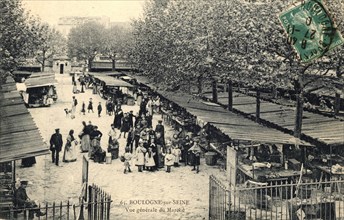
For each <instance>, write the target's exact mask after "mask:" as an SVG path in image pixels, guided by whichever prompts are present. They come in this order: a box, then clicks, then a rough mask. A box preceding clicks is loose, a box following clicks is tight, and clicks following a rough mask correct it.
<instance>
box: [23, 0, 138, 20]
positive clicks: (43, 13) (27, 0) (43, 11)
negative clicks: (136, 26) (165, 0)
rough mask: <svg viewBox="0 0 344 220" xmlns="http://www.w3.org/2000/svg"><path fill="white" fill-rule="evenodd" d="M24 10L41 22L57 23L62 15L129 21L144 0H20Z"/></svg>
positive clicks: (136, 14)
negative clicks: (102, 17)
mask: <svg viewBox="0 0 344 220" xmlns="http://www.w3.org/2000/svg"><path fill="white" fill-rule="evenodd" d="M22 2H23V7H24V8H25V10H27V11H30V14H31V15H35V16H38V17H40V18H41V19H42V21H43V22H47V23H49V24H51V25H57V23H58V19H59V17H64V16H107V17H109V18H110V21H111V22H130V19H131V18H139V17H140V16H141V15H142V13H143V5H144V2H145V0H88V1H85V0H22Z"/></svg>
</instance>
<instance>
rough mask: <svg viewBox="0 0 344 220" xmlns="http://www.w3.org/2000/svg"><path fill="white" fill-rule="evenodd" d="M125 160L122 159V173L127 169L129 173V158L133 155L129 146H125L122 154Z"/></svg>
mask: <svg viewBox="0 0 344 220" xmlns="http://www.w3.org/2000/svg"><path fill="white" fill-rule="evenodd" d="M123 157H124V159H125V161H124V174H126V173H127V170H128V172H129V173H131V169H130V161H131V158H132V157H133V155H132V154H131V153H130V149H129V148H127V147H126V148H125V153H124V155H123Z"/></svg>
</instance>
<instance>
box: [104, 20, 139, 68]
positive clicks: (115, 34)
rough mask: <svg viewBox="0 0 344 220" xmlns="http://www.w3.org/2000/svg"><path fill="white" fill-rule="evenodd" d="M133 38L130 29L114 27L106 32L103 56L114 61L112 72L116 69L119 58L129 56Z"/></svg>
mask: <svg viewBox="0 0 344 220" xmlns="http://www.w3.org/2000/svg"><path fill="white" fill-rule="evenodd" d="M132 40H133V38H132V35H131V31H130V29H129V28H125V27H120V26H113V27H110V28H108V29H106V30H105V34H104V43H103V48H102V54H103V55H105V56H107V57H109V59H111V61H112V70H115V69H116V60H117V59H118V58H119V56H122V57H123V56H125V55H128V54H129V50H130V49H129V48H130V45H131V44H132V43H133V42H132Z"/></svg>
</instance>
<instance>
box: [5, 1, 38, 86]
mask: <svg viewBox="0 0 344 220" xmlns="http://www.w3.org/2000/svg"><path fill="white" fill-rule="evenodd" d="M0 13H1V16H0V33H1V34H0V57H1V59H0V71H1V81H3V80H4V79H6V77H7V76H8V75H9V74H10V73H11V72H12V71H14V70H15V69H16V68H17V67H18V65H19V64H20V63H21V60H22V59H23V58H25V57H26V56H27V55H29V54H32V53H33V51H34V44H33V42H34V34H33V32H32V29H31V24H32V23H33V22H34V19H33V18H32V17H30V16H29V15H28V14H26V13H25V12H24V9H23V8H22V6H21V1H20V0H3V1H0Z"/></svg>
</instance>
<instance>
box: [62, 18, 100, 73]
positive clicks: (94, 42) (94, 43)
mask: <svg viewBox="0 0 344 220" xmlns="http://www.w3.org/2000/svg"><path fill="white" fill-rule="evenodd" d="M104 29H105V28H104V26H103V25H101V24H100V23H97V22H87V23H84V24H81V25H80V26H77V27H75V28H72V29H71V31H70V33H69V35H68V43H67V44H68V54H69V56H70V57H77V58H78V59H79V60H85V61H87V62H88V69H91V63H92V61H93V59H94V58H95V56H96V55H97V53H99V52H101V51H102V48H103V42H104Z"/></svg>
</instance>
